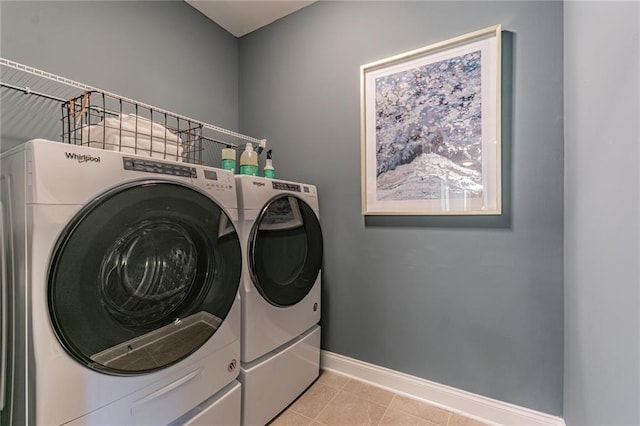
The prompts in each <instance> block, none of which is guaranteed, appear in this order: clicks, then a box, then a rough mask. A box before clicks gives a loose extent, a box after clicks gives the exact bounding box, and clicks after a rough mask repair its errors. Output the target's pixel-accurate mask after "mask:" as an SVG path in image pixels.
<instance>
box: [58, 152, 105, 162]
mask: <svg viewBox="0 0 640 426" xmlns="http://www.w3.org/2000/svg"><path fill="white" fill-rule="evenodd" d="M65 155H66V156H67V160H76V161H77V162H78V163H99V162H100V157H94V156H93V155H87V154H76V153H75V152H65Z"/></svg>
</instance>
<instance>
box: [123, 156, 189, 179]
mask: <svg viewBox="0 0 640 426" xmlns="http://www.w3.org/2000/svg"><path fill="white" fill-rule="evenodd" d="M122 162H123V163H124V169H125V170H135V171H137V172H147V173H158V174H161V175H171V176H183V177H190V178H194V179H197V178H198V174H197V173H196V168H195V167H191V166H183V165H180V164H173V163H162V162H160V161H153V160H145V159H140V158H132V157H123V158H122Z"/></svg>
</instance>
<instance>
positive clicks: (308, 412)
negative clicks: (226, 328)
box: [269, 370, 486, 426]
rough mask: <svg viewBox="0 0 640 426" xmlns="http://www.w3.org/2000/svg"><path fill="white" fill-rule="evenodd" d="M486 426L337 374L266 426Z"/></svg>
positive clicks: (322, 373) (322, 376) (323, 377)
mask: <svg viewBox="0 0 640 426" xmlns="http://www.w3.org/2000/svg"><path fill="white" fill-rule="evenodd" d="M320 425H327V426H360V425H385V426H412V425H426V426H486V424H485V423H482V422H479V421H477V420H475V419H471V418H468V417H464V416H461V415H459V414H456V413H453V412H450V411H447V410H444V409H442V408H439V407H435V406H433V405H429V404H426V403H424V402H422V401H419V400H416V399H412V398H407V397H405V396H402V395H398V394H395V393H393V392H390V391H387V390H385V389H382V388H379V387H376V386H372V385H369V384H367V383H363V382H360V381H358V380H354V379H351V378H349V377H347V376H343V375H341V374H336V373H333V372H329V371H322V370H321V371H320V377H319V378H318V380H316V381H315V382H314V383H313V384H312V385H311V386H310V387H309V389H307V391H306V392H305V393H303V394H302V395H301V396H300V397H299V398H298V399H296V400H295V401H294V402H293V403H292V404H291V405H290V406H289V407H287V408H286V409H285V410H284V411H283V412H282V413H280V415H279V416H278V417H276V418H275V419H274V420H273V421H272V422H271V423H270V424H269V426H320Z"/></svg>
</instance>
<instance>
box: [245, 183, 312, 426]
mask: <svg viewBox="0 0 640 426" xmlns="http://www.w3.org/2000/svg"><path fill="white" fill-rule="evenodd" d="M236 186H237V190H238V207H239V217H240V219H239V224H240V225H239V230H240V231H239V232H240V241H241V245H242V252H243V256H244V262H243V272H242V283H241V285H240V298H241V300H242V345H241V347H242V350H241V353H242V355H241V368H240V382H241V383H242V423H243V424H244V425H264V424H266V423H267V422H268V421H269V420H271V419H272V418H273V417H274V416H275V415H277V414H278V413H279V412H280V411H282V410H283V409H284V408H286V407H287V405H289V404H290V403H291V402H293V401H294V400H295V399H296V398H297V397H298V396H299V395H300V394H301V393H302V392H303V391H304V390H305V389H306V388H307V387H308V386H309V385H310V384H311V383H312V382H313V381H314V380H315V379H316V378H317V377H318V374H319V366H320V326H319V325H318V322H319V321H320V278H321V266H322V247H323V243H322V231H321V228H320V222H319V207H318V194H317V189H316V187H315V186H314V185H307V184H303V183H297V182H287V181H281V180H274V179H266V178H261V177H255V176H236Z"/></svg>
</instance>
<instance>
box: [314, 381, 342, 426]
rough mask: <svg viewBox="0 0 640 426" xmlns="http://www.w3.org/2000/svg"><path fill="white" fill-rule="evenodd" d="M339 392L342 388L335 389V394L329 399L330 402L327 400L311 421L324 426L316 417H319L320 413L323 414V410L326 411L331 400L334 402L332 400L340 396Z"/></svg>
mask: <svg viewBox="0 0 640 426" xmlns="http://www.w3.org/2000/svg"><path fill="white" fill-rule="evenodd" d="M340 392H342V388H340V389H337V392H336V394H335V395H334V396H333V398H331V399H330V400H329V401H328V402H327V403H326V404H325V405H324V407H322V410H320V411H318V414H316V416H315V417H314V418H313V419H312V420H313V421H317V422H318V423H322V424H324V423H323V422H321V421H320V420H318V417H320V414H322V412H323V411H324V410H326V409H327V407H328V406H329V404H331V403H332V402H333V400H334V399H336V398H337V397H338V395H339V394H340Z"/></svg>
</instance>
